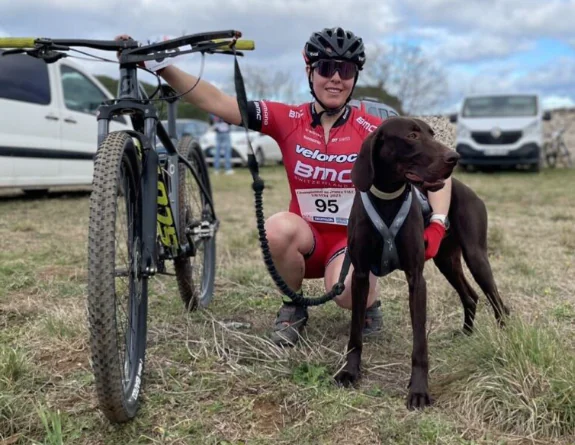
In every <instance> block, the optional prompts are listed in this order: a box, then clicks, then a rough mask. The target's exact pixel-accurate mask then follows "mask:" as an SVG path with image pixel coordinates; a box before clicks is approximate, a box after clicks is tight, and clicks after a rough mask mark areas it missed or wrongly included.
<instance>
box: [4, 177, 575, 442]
mask: <svg viewBox="0 0 575 445" xmlns="http://www.w3.org/2000/svg"><path fill="white" fill-rule="evenodd" d="M261 174H262V176H263V178H264V180H265V181H266V188H265V191H264V209H265V215H266V217H267V216H270V215H272V214H273V213H275V212H277V211H280V210H284V209H286V207H287V200H288V197H289V193H288V189H287V184H286V182H285V174H284V173H283V171H282V170H281V168H265V169H262V172H261ZM456 176H457V177H459V178H460V179H462V180H463V181H464V182H465V183H466V184H468V185H469V186H471V187H472V188H473V189H474V190H475V191H476V192H477V193H478V194H479V195H480V196H481V197H482V198H483V199H484V200H485V202H486V205H487V208H488V211H489V234H488V242H489V254H490V261H491V264H492V267H493V272H494V275H495V278H496V281H497V284H498V286H499V290H500V293H501V295H502V297H503V298H504V300H505V301H506V303H507V304H508V305H509V307H510V308H511V310H512V320H511V322H510V324H509V326H508V327H507V328H506V329H505V330H500V329H498V328H496V327H495V326H494V321H493V314H492V311H491V308H490V307H489V305H488V304H487V303H486V299H485V297H484V296H483V295H482V294H481V292H479V294H480V303H479V307H478V315H477V323H476V326H477V332H476V333H475V335H473V336H471V337H465V336H454V335H453V334H454V332H456V331H458V330H459V329H460V328H461V325H462V322H463V315H462V310H461V304H460V302H459V297H458V296H457V294H456V293H455V292H454V291H453V289H452V288H451V287H450V286H449V285H448V284H447V282H446V280H445V279H444V278H443V276H442V275H441V274H440V273H439V272H438V271H437V270H436V269H435V268H434V267H433V265H432V264H431V263H429V264H428V265H427V266H426V268H425V271H424V274H425V278H426V281H427V289H428V295H429V300H428V334H429V335H428V338H429V354H430V364H431V371H430V389H431V394H432V397H433V398H434V399H435V404H434V406H433V407H432V408H430V409H426V410H425V411H424V412H409V411H407V410H406V408H405V396H406V394H407V388H406V386H407V383H408V381H409V372H410V360H411V358H410V357H411V346H412V342H411V335H412V334H411V327H410V319H409V306H408V296H407V285H406V283H405V280H404V278H403V276H402V274H401V273H399V272H394V273H393V274H391V275H389V276H387V277H384V278H382V279H380V295H381V299H382V302H383V306H382V311H383V314H384V323H385V328H384V332H383V333H382V334H381V335H380V336H378V337H375V338H372V339H369V340H368V341H367V342H366V345H365V348H364V356H363V379H362V381H361V383H360V385H359V387H358V388H356V389H353V390H348V389H342V388H338V387H336V386H335V385H334V384H333V375H334V374H335V373H336V372H337V370H338V369H339V368H340V367H341V365H342V364H343V358H344V355H343V354H344V351H345V347H346V344H347V336H348V329H349V321H350V313H349V312H347V311H343V310H341V309H339V308H338V307H337V306H336V305H334V304H333V303H328V304H326V305H324V306H322V307H317V308H312V309H310V321H309V324H308V327H307V329H306V331H305V334H304V338H303V341H302V342H301V344H300V345H298V347H297V348H294V349H291V350H285V351H284V350H278V349H277V348H275V347H274V346H273V345H272V344H271V343H270V342H269V340H268V339H267V333H268V331H269V328H270V326H271V324H272V321H273V319H274V317H275V313H276V311H277V308H278V305H279V303H280V295H279V294H278V292H277V291H276V290H275V289H274V286H273V282H272V280H271V278H270V277H269V275H268V273H267V271H266V269H265V266H264V264H263V262H262V258H261V252H260V250H259V244H258V241H257V232H256V230H255V228H256V227H255V213H254V209H253V195H252V191H251V187H250V185H251V178H250V175H249V172H248V171H238V174H236V175H234V176H217V177H213V178H212V179H213V188H214V194H215V196H214V198H215V203H216V207H217V210H218V214H219V217H220V219H221V229H220V232H219V234H218V246H217V249H218V250H217V265H218V269H217V279H216V295H215V298H214V301H213V303H212V304H211V305H210V307H209V308H208V309H207V310H205V311H200V312H195V313H192V314H187V313H185V312H184V310H183V307H182V303H181V301H180V298H179V295H178V293H177V286H176V284H175V280H174V279H173V278H171V277H157V278H154V279H153V280H152V281H151V289H150V304H149V312H150V313H149V315H150V316H149V332H148V344H149V346H148V353H147V369H146V376H145V377H146V378H145V382H144V388H143V393H142V406H141V409H140V411H139V413H138V416H137V417H136V419H134V420H133V421H132V422H129V423H127V424H125V425H111V424H110V423H109V422H108V421H107V420H106V419H105V418H104V417H103V415H102V414H101V413H100V412H99V410H98V409H97V399H96V397H95V392H94V378H93V375H92V372H91V368H90V359H89V357H90V352H89V344H88V329H87V326H86V317H85V298H86V273H87V272H86V258H87V252H86V245H87V239H86V237H87V224H88V194H86V193H84V194H82V193H69V194H55V195H51V196H49V197H48V198H44V199H28V198H23V197H20V196H19V195H14V196H13V197H4V198H0V444H2V445H4V443H3V442H2V441H6V442H5V443H6V444H30V443H32V444H60V443H63V444H69V443H73V444H114V445H115V444H134V445H135V444H190V443H193V444H214V445H215V444H218V445H220V444H268V443H276V444H339V443H343V444H365V443H379V444H405V445H407V444H409V445H412V444H413V445H420V444H446V445H452V444H453V445H455V444H457V445H460V444H461V445H477V444H510V445H511V444H528V443H529V444H531V443H538V444H573V443H575V406H574V403H575V402H574V401H575V390H574V388H575V385H574V384H573V382H575V361H574V359H573V357H574V349H575V325H574V321H575V229H574V227H573V221H575V207H574V206H573V196H572V193H570V191H571V190H573V189H575V177H574V176H575V175H573V174H572V173H571V172H566V171H564V170H561V169H558V170H555V171H547V170H546V171H543V172H542V173H541V174H537V175H535V174H526V173H497V174H481V173H476V174H463V173H459V172H458V173H456ZM466 274H467V275H468V276H469V274H468V272H467V270H466ZM473 286H474V287H475V288H476V289H477V286H476V285H475V283H473ZM304 290H305V292H306V294H308V295H312V296H319V295H320V294H322V293H323V292H324V289H323V286H322V281H321V280H313V281H311V282H308V283H306V284H305V287H304ZM230 322H239V323H240V326H242V327H240V328H234V327H233V326H234V325H233V324H229V323H230ZM230 326H231V327H230Z"/></svg>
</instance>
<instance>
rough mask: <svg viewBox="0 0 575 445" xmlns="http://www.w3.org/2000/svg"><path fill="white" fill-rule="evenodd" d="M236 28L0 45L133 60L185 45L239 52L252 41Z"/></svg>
mask: <svg viewBox="0 0 575 445" xmlns="http://www.w3.org/2000/svg"><path fill="white" fill-rule="evenodd" d="M241 36H242V33H241V32H240V31H235V30H228V31H215V32H207V33H200V34H189V35H186V36H182V37H177V38H174V39H169V40H165V41H162V42H157V43H152V44H149V45H141V46H140V44H139V42H138V41H136V40H86V39H48V38H36V37H2V38H0V48H13V49H23V50H25V49H30V50H34V49H40V48H44V49H52V50H61V51H65V50H67V49H69V47H73V46H79V47H86V48H93V49H99V50H104V51H120V52H121V53H122V55H123V56H124V57H126V58H129V59H130V60H132V61H134V60H135V59H134V57H135V56H149V55H152V54H154V53H157V52H162V51H168V50H173V49H179V48H180V47H182V46H187V45H189V46H190V47H191V48H192V51H190V52H199V51H203V52H216V53H217V52H229V51H231V50H233V49H234V48H235V49H237V50H240V51H251V50H253V49H255V43H254V41H253V40H244V39H239V38H240V37H241ZM176 55H178V53H177V52H173V53H162V56H163V57H173V56H176Z"/></svg>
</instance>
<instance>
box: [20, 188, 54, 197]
mask: <svg viewBox="0 0 575 445" xmlns="http://www.w3.org/2000/svg"><path fill="white" fill-rule="evenodd" d="M22 191H23V192H24V195H26V197H28V198H43V197H44V196H46V195H47V194H48V189H29V190H22Z"/></svg>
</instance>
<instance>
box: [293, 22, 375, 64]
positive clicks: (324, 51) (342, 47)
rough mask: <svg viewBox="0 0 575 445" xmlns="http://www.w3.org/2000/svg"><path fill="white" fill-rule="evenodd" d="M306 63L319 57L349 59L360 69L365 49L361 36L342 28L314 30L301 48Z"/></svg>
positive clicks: (363, 60) (310, 62) (313, 61)
mask: <svg viewBox="0 0 575 445" xmlns="http://www.w3.org/2000/svg"><path fill="white" fill-rule="evenodd" d="M303 57H304V60H305V62H306V64H308V65H311V64H313V63H315V62H317V61H318V60H320V59H341V60H349V61H350V62H353V63H355V64H356V65H357V68H358V69H359V70H361V69H362V68H363V65H364V64H365V49H364V46H363V40H362V39H361V37H358V36H356V35H355V34H354V33H353V32H351V31H346V30H344V29H343V28H339V27H337V28H324V29H323V30H321V31H319V32H314V33H313V34H312V35H311V36H310V38H309V40H308V41H307V42H306V44H305V46H304V49H303Z"/></svg>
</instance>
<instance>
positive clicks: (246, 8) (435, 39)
mask: <svg viewBox="0 0 575 445" xmlns="http://www.w3.org/2000/svg"><path fill="white" fill-rule="evenodd" d="M0 11H2V15H1V16H0V35H2V34H4V35H6V34H9V35H14V36H27V35H40V36H50V37H81V38H95V39H111V38H113V37H114V36H116V35H117V34H119V33H127V34H130V35H132V36H133V37H134V38H136V39H145V38H147V37H149V36H154V35H159V34H171V35H179V34H183V33H194V32H205V31H213V30H222V29H239V30H241V31H243V32H244V37H245V38H250V39H254V40H255V41H256V51H255V52H253V53H246V57H245V58H244V59H241V60H240V64H241V66H248V65H249V66H256V67H258V68H261V69H262V70H266V69H269V70H285V71H286V72H290V73H293V76H294V78H295V79H298V80H301V84H302V88H303V89H304V90H305V88H306V79H305V74H304V66H303V63H302V56H301V50H302V47H303V44H304V42H305V41H306V39H307V38H308V37H309V35H310V33H311V32H312V31H314V30H317V29H321V28H323V27H331V26H343V27H345V28H347V29H351V30H352V31H354V32H356V33H357V34H359V35H361V36H362V37H363V38H364V41H365V42H366V43H367V44H371V43H374V42H384V41H386V40H389V39H391V38H396V37H397V38H407V39H413V40H415V41H417V42H421V46H422V48H423V50H424V51H425V52H426V54H428V55H429V56H430V57H432V58H433V59H434V60H436V61H437V62H438V63H440V64H441V65H442V66H443V67H444V68H445V70H446V71H447V72H448V74H449V85H450V90H451V93H450V95H449V97H448V98H447V99H446V103H454V102H456V101H457V100H458V99H459V98H460V97H461V95H462V94H465V93H467V92H470V91H488V90H498V91H506V90H511V89H521V90H523V89H525V90H528V89H530V90H531V89H533V90H537V91H541V93H542V94H543V95H544V97H560V98H562V97H566V98H571V99H572V100H575V80H574V79H575V56H570V57H569V56H565V58H564V59H562V60H561V61H560V60H557V61H556V62H555V63H547V64H546V65H542V66H540V67H536V68H533V69H531V70H530V71H527V70H526V68H525V67H522V66H520V65H518V64H517V63H513V62H511V60H519V59H517V58H516V57H515V56H516V55H517V54H518V53H519V52H523V53H524V54H533V55H534V57H537V53H536V51H538V50H539V48H538V46H537V43H538V41H537V40H538V39H539V38H541V37H545V38H547V39H548V40H547V45H548V46H549V41H551V42H553V40H549V39H553V38H555V39H559V41H560V42H563V43H565V44H567V45H572V46H573V47H575V27H574V26H572V18H573V17H575V0H547V1H545V2H543V1H540V0H537V1H535V0H505V1H503V0H470V1H467V2H462V1H460V0H426V1H425V2H422V1H421V0H403V1H401V2H400V1H399V0H389V1H387V2H375V1H374V0H341V1H339V2H338V3H337V6H336V3H335V2H334V0H315V1H313V2H311V1H309V0H291V1H285V0H212V1H209V2H204V3H203V4H202V5H201V7H199V6H198V5H195V4H191V3H190V2H189V0H164V1H163V2H159V1H157V0H153V1H152V0H132V1H131V2H129V3H127V2H117V0H96V1H91V2H89V1H78V0H19V1H17V2H12V1H10V0H0ZM30 11H34V14H30ZM551 44H552V43H551ZM548 46H547V47H548ZM90 51H91V50H90ZM97 54H99V55H104V56H105V57H111V58H113V59H115V56H114V55H113V54H112V53H103V52H97ZM521 60H525V59H521ZM79 63H82V64H84V65H85V66H87V67H89V69H90V70H92V71H93V72H96V73H104V74H108V75H111V76H114V77H117V66H116V65H113V64H106V63H99V62H87V61H79ZM205 63H206V65H205V70H204V74H203V78H204V79H206V80H209V81H212V82H217V83H218V84H219V85H225V84H227V83H229V81H230V79H231V76H232V74H233V59H232V58H230V57H224V56H207V57H206V59H205ZM368 63H369V61H368ZM180 66H181V67H182V68H184V69H186V70H189V71H190V72H191V73H194V74H197V73H198V72H199V68H200V63H199V57H198V56H188V57H187V58H186V59H185V60H184V61H182V62H181V63H180ZM143 78H144V79H145V80H147V81H153V79H150V76H147V77H146V76H144V77H143Z"/></svg>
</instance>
